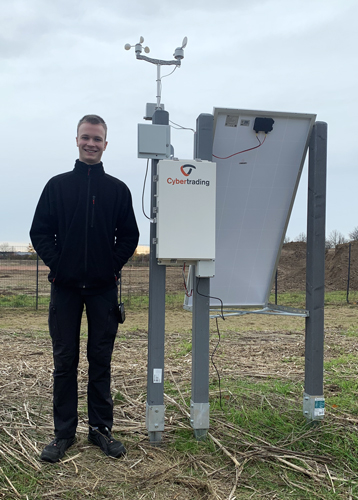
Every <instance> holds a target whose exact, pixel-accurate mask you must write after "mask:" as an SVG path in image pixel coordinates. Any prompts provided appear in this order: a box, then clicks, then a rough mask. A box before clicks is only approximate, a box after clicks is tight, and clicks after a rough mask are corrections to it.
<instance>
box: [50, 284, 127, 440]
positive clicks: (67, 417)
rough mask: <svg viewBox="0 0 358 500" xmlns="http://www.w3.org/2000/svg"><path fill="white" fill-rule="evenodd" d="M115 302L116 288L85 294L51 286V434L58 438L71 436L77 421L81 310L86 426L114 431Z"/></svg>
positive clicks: (116, 299)
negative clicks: (85, 326)
mask: <svg viewBox="0 0 358 500" xmlns="http://www.w3.org/2000/svg"><path fill="white" fill-rule="evenodd" d="M117 303H118V290H117V288H114V289H112V290H109V291H107V292H104V293H100V294H92V295H89V294H85V292H84V291H83V290H81V289H78V290H77V289H68V288H63V287H59V286H56V285H54V284H52V285H51V302H50V309H49V329H50V335H51V338H52V346H53V359H54V374H53V377H54V381H53V416H54V424H55V436H56V437H58V438H59V439H63V438H70V437H72V436H74V435H75V433H76V427H77V423H78V415H77V404H78V393H77V392H78V391H77V368H78V361H79V347H80V327H81V318H82V313H83V309H84V306H86V315H87V321H88V341H87V359H88V386H87V402H88V422H89V425H90V426H94V427H97V426H106V427H108V428H109V429H111V428H112V425H113V401H112V397H111V388H110V385H111V358H112V352H113V345H114V339H115V337H116V333H117V329H118V319H117Z"/></svg>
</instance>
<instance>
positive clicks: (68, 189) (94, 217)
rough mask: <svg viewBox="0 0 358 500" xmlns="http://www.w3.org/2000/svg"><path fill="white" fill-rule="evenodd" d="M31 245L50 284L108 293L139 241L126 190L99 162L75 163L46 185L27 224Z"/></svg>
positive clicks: (129, 198) (127, 190)
mask: <svg viewBox="0 0 358 500" xmlns="http://www.w3.org/2000/svg"><path fill="white" fill-rule="evenodd" d="M30 237H31V241H32V244H33V246H34V248H35V250H36V252H37V253H38V254H39V256H40V257H41V259H42V260H43V261H44V263H45V264H46V265H47V266H48V267H49V268H50V274H49V281H51V282H55V283H56V284H58V285H62V286H67V287H76V288H82V289H88V290H98V289H106V288H111V287H114V286H115V285H116V280H117V278H118V275H119V272H120V270H121V269H122V267H123V266H124V264H125V263H126V262H127V260H128V259H129V258H130V257H131V256H132V255H133V253H134V251H135V249H136V247H137V244H138V238H139V232H138V227H137V223H136V219H135V216H134V212H133V207H132V197H131V193H130V191H129V189H128V187H127V186H126V185H125V184H124V183H123V182H122V181H120V180H118V179H116V178H115V177H112V176H110V175H108V174H106V173H105V172H104V169H103V165H102V162H100V163H98V164H96V165H87V164H86V163H83V162H81V161H79V160H77V161H76V163H75V167H74V169H73V170H72V171H71V172H66V173H64V174H60V175H57V176H55V177H53V178H52V179H50V180H49V182H48V183H47V184H46V186H45V188H44V190H43V192H42V194H41V197H40V200H39V202H38V205H37V208H36V212H35V216H34V219H33V222H32V226H31V230H30Z"/></svg>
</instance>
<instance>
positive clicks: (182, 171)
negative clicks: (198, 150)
mask: <svg viewBox="0 0 358 500" xmlns="http://www.w3.org/2000/svg"><path fill="white" fill-rule="evenodd" d="M193 168H196V167H194V165H190V164H189V163H188V164H186V165H182V166H181V167H180V171H181V173H182V174H183V175H185V177H188V176H189V175H190V174H191V173H192V171H193ZM184 169H189V170H187V172H186V171H185V170H184Z"/></svg>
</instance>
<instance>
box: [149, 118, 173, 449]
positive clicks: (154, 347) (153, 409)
mask: <svg viewBox="0 0 358 500" xmlns="http://www.w3.org/2000/svg"><path fill="white" fill-rule="evenodd" d="M152 120H153V124H156V125H168V124H169V114H168V112H167V111H163V110H160V109H157V110H156V111H155V112H154V114H153V119H152ZM157 166H158V160H152V170H151V175H152V181H151V218H152V220H153V222H152V223H151V225H150V257H149V313H148V368H147V371H148V373H147V407H146V426H147V430H148V434H149V440H150V442H151V443H152V444H154V445H155V444H160V443H161V440H162V432H163V431H164V412H165V407H164V338H165V274H166V267H165V266H162V265H158V262H157V258H156V243H155V241H156V232H157V229H156V213H155V208H156V206H157V201H156V200H157V182H156V176H157Z"/></svg>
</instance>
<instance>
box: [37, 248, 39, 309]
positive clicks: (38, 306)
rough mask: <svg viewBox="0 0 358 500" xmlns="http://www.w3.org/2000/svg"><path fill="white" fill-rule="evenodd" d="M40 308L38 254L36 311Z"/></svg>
mask: <svg viewBox="0 0 358 500" xmlns="http://www.w3.org/2000/svg"><path fill="white" fill-rule="evenodd" d="M38 308H39V254H38V253H37V252H36V311H37V310H38Z"/></svg>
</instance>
